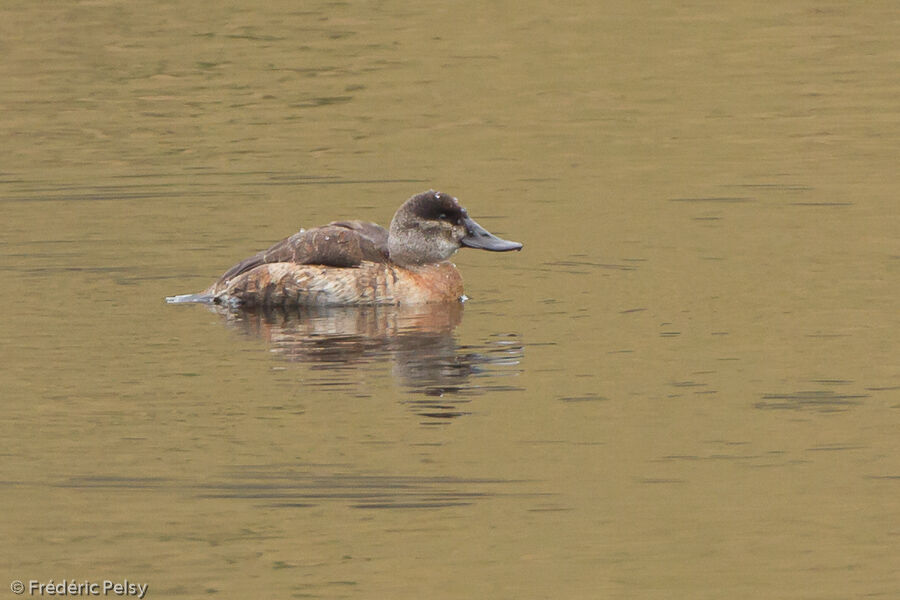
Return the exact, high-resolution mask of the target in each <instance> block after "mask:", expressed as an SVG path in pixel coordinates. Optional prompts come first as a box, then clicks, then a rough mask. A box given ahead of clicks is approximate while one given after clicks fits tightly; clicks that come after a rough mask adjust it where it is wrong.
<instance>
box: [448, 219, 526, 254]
mask: <svg viewBox="0 0 900 600" xmlns="http://www.w3.org/2000/svg"><path fill="white" fill-rule="evenodd" d="M463 223H464V224H465V226H466V231H467V232H468V233H467V234H466V237H464V238H463V239H461V240H460V244H462V245H463V246H465V247H467V248H478V249H479V250H490V251H491V252H509V251H510V250H521V249H522V244H520V243H519V242H511V241H509V240H504V239H502V238H498V237H497V236H496V235H494V234H493V233H491V232H490V231H488V230H487V229H485V228H484V227H482V226H481V225H479V224H478V223H476V222H475V221H474V220H473V219H471V218H469V217H466V218H465V219H464V220H463Z"/></svg>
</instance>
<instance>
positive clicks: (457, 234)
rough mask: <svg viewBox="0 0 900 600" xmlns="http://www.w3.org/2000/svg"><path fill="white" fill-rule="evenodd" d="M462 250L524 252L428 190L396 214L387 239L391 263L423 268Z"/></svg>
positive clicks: (443, 196) (455, 202) (446, 198)
mask: <svg viewBox="0 0 900 600" xmlns="http://www.w3.org/2000/svg"><path fill="white" fill-rule="evenodd" d="M461 246H466V247H468V248H480V249H481V250H490V251H492V252H508V251H509V250H521V249H522V244H520V243H518V242H510V241H508V240H503V239H500V238H498V237H497V236H495V235H493V234H492V233H490V232H489V231H487V230H486V229H485V228H484V227H482V226H481V225H479V224H478V223H476V222H475V221H474V220H473V219H472V218H471V217H469V213H467V212H466V209H465V208H463V207H462V206H460V205H459V201H458V200H457V199H456V198H454V197H453V196H451V195H450V194H444V193H442V192H435V191H434V190H429V191H427V192H423V193H421V194H417V195H415V196H413V197H412V198H410V199H409V200H407V201H406V202H404V203H403V205H402V206H401V207H400V208H398V209H397V212H396V213H395V214H394V219H393V220H392V221H391V229H390V232H389V235H388V252H389V253H390V257H391V261H392V262H394V263H396V264H398V265H424V264H429V263H436V262H441V261H443V260H447V259H448V258H450V257H451V256H453V253H454V252H456V251H457V250H459V248H460V247H461Z"/></svg>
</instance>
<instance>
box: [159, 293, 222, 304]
mask: <svg viewBox="0 0 900 600" xmlns="http://www.w3.org/2000/svg"><path fill="white" fill-rule="evenodd" d="M213 301H214V299H213V296H212V295H211V294H204V293H202V292H201V293H199V294H181V295H180V296H166V303H167V304H212V303H213Z"/></svg>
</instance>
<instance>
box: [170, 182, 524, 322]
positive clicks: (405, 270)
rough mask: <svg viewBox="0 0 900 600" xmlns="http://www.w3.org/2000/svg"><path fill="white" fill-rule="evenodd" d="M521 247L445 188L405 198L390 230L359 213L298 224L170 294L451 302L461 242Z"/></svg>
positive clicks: (247, 300)
mask: <svg viewBox="0 0 900 600" xmlns="http://www.w3.org/2000/svg"><path fill="white" fill-rule="evenodd" d="M462 246H466V247H469V248H480V249H482V250H491V251H494V252H505V251H508V250H519V249H521V248H522V244H519V243H518V242H510V241H507V240H502V239H500V238H498V237H497V236H495V235H493V234H491V233H489V232H488V231H486V230H485V229H484V228H483V227H481V226H480V225H479V224H478V223H476V222H475V221H474V220H472V219H471V218H470V217H469V215H468V213H467V212H466V209H464V208H463V207H461V206H460V205H459V201H457V199H456V198H454V197H453V196H451V195H449V194H442V193H440V192H435V191H433V190H429V191H428V192H424V193H422V194H418V195H416V196H413V197H412V198H410V199H409V200H407V201H406V202H405V203H404V204H403V205H402V206H401V207H400V208H399V209H398V210H397V212H396V214H395V215H394V218H393V220H392V221H391V226H390V230H386V229H384V228H383V227H381V226H379V225H376V224H375V223H365V222H362V221H335V222H333V223H330V224H328V225H325V226H323V227H314V228H313V229H309V230H304V229H301V230H300V231H299V232H298V233H295V234H294V235H292V236H291V237H289V238H287V239H284V240H282V241H280V242H278V243H277V244H275V245H274V246H272V247H271V248H269V249H268V250H265V251H263V252H260V253H259V254H256V255H255V256H251V257H250V258H248V259H246V260H243V261H241V262H239V263H238V264H236V265H235V266H233V267H232V268H231V269H229V270H228V271H226V272H225V274H224V275H222V277H220V278H219V280H218V281H216V283H214V284H213V285H212V286H210V287H209V288H208V289H207V290H205V291H204V292H202V293H200V294H187V295H184V296H174V297H172V298H168V301H169V302H215V303H217V304H230V305H241V306H275V305H331V306H334V305H374V304H426V303H435V302H451V301H456V300H459V299H460V298H461V297H462V295H463V287H462V278H461V277H460V275H459V272H458V271H457V270H456V267H455V266H454V265H453V264H452V263H451V262H449V260H448V259H449V258H450V257H451V256H452V255H453V254H454V253H455V252H456V251H457V250H459V248H460V247H462Z"/></svg>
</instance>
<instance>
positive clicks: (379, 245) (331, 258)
mask: <svg viewBox="0 0 900 600" xmlns="http://www.w3.org/2000/svg"><path fill="white" fill-rule="evenodd" d="M387 237H388V232H387V230H386V229H385V228H384V227H381V226H380V225H376V224H375V223H366V222H364V221H335V222H333V223H329V224H328V225H324V226H322V227H313V228H312V229H301V230H300V231H298V232H297V233H295V234H294V235H292V236H291V237H289V238H285V239H283V240H281V241H280V242H278V243H277V244H275V245H274V246H272V247H270V248H269V249H267V250H263V251H262V252H260V253H258V254H255V255H253V256H251V257H250V258H246V259H244V260H242V261H241V262H239V263H238V264H236V265H234V266H233V267H231V268H230V269H228V270H227V271H225V273H224V274H223V275H222V277H220V278H219V281H220V282H225V281H228V280H229V279H233V278H234V277H237V276H238V275H240V274H241V273H245V272H247V271H249V270H250V269H253V268H254V267H258V266H259V265H263V264H266V263H279V262H287V263H296V264H300V265H325V266H331V267H356V266H358V265H359V264H360V263H361V262H363V261H369V262H387V260H388V249H387Z"/></svg>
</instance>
